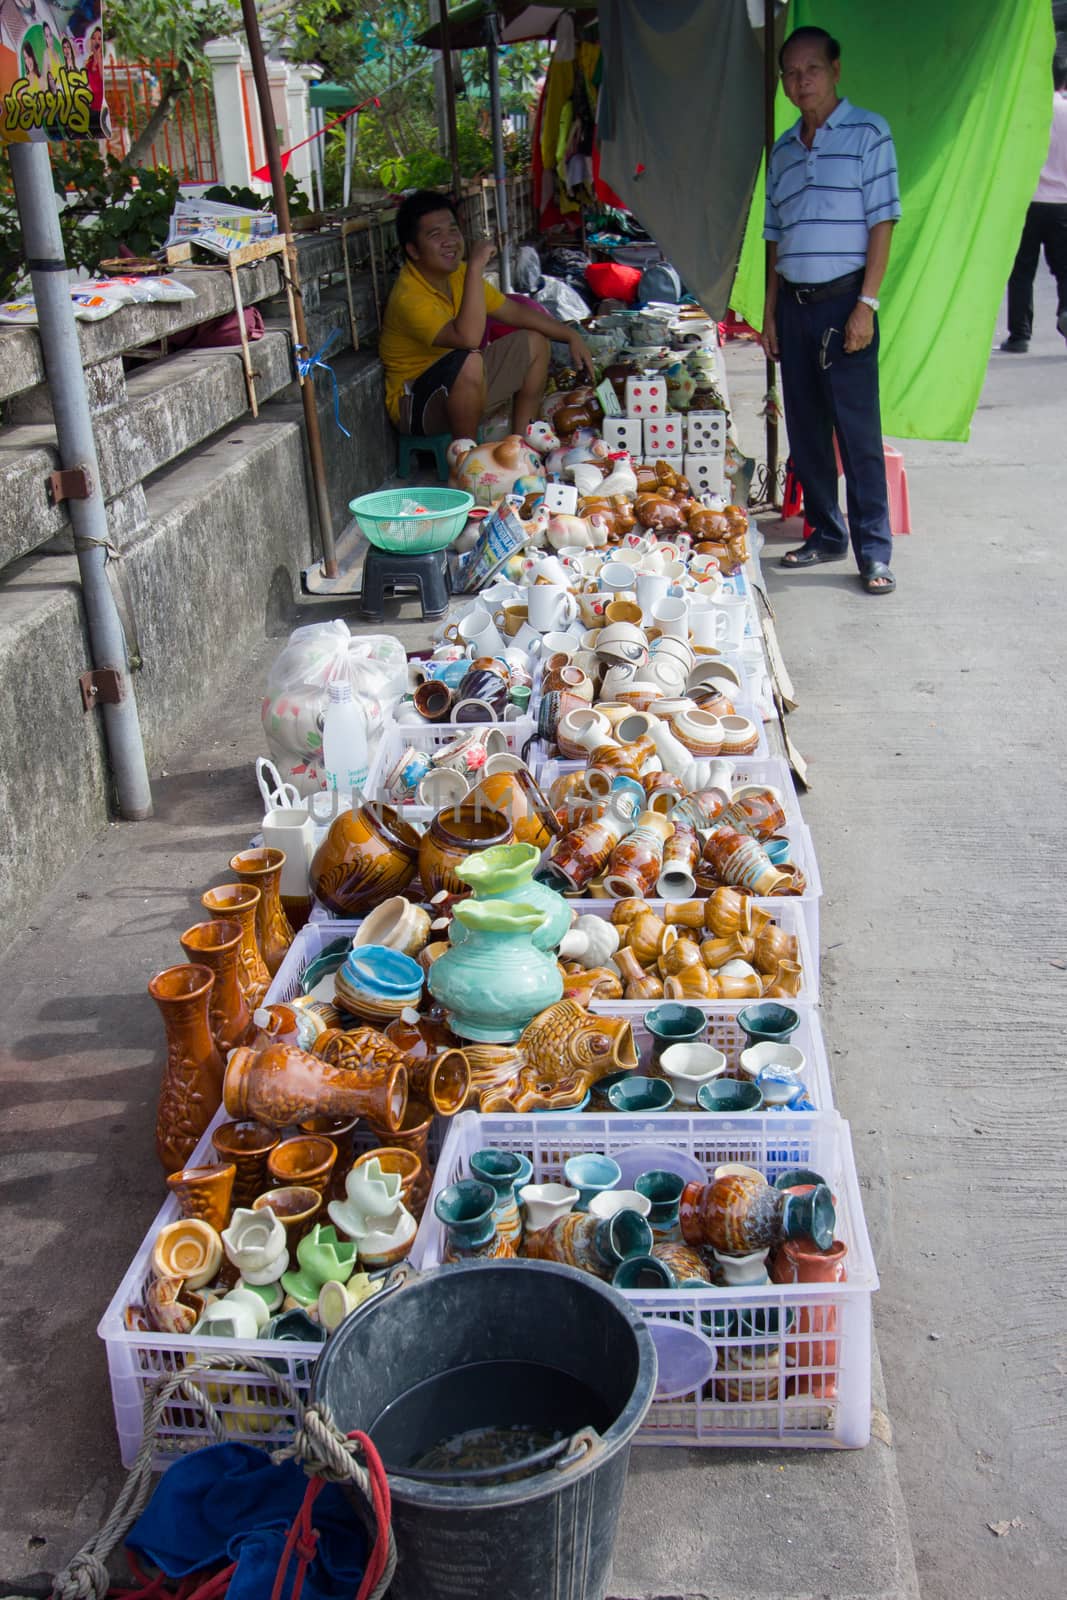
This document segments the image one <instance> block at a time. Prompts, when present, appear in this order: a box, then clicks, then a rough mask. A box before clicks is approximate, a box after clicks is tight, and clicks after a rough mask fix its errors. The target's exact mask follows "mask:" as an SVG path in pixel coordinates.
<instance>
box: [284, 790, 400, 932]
mask: <svg viewBox="0 0 1067 1600" xmlns="http://www.w3.org/2000/svg"><path fill="white" fill-rule="evenodd" d="M418 859H419V836H418V834H417V833H416V832H415V830H414V828H412V827H411V826H410V824H409V823H407V822H404V821H403V819H402V818H401V817H400V816H398V814H397V812H396V811H394V810H393V808H392V807H391V806H380V805H377V804H375V805H366V806H359V807H358V808H357V809H356V810H354V811H342V812H341V814H340V816H337V817H335V818H334V820H333V822H332V823H331V824H330V831H329V832H328V833H327V835H326V837H325V839H324V840H323V841H322V843H321V844H320V845H319V848H318V849H317V850H316V852H315V856H314V859H313V860H312V863H311V887H312V890H313V892H314V894H315V895H316V897H317V898H318V899H319V900H321V901H322V903H323V905H325V906H326V907H327V908H328V909H329V910H330V911H332V912H333V913H334V914H335V915H336V916H338V917H361V916H363V915H364V913H365V912H367V911H369V910H370V909H371V907H372V906H376V905H377V904H378V903H379V902H380V901H382V900H388V899H389V897H390V896H391V895H395V894H400V893H402V891H403V890H404V889H406V888H407V886H408V884H409V883H410V882H411V880H412V878H413V877H414V876H415V868H416V865H417V863H418Z"/></svg>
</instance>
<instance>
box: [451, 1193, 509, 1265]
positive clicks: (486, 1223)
mask: <svg viewBox="0 0 1067 1600" xmlns="http://www.w3.org/2000/svg"><path fill="white" fill-rule="evenodd" d="M495 1204H496V1191H495V1190H494V1189H492V1188H490V1186H489V1184H487V1183H477V1182H476V1181H475V1180H473V1179H471V1178H461V1179H460V1180H459V1182H458V1183H451V1184H449V1186H448V1188H447V1189H442V1190H441V1193H440V1194H439V1195H438V1196H437V1199H436V1200H435V1201H434V1211H435V1213H436V1215H437V1218H438V1220H439V1221H440V1222H442V1223H443V1224H444V1227H445V1234H446V1239H447V1242H446V1245H445V1260H446V1262H456V1261H466V1260H468V1259H470V1258H478V1257H482V1256H485V1257H499V1256H505V1257H506V1256H512V1255H514V1254H515V1250H514V1246H513V1245H512V1244H510V1243H509V1242H506V1241H504V1240H501V1239H498V1237H497V1231H496V1222H495V1220H494V1207H495Z"/></svg>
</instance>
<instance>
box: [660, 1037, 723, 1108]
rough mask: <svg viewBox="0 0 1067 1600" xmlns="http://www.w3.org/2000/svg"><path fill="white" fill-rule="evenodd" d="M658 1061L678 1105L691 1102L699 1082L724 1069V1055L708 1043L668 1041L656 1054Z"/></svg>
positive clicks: (720, 1074) (697, 1089) (707, 1080)
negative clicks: (659, 1053)
mask: <svg viewBox="0 0 1067 1600" xmlns="http://www.w3.org/2000/svg"><path fill="white" fill-rule="evenodd" d="M659 1064H660V1068H661V1070H662V1072H663V1076H664V1077H665V1078H666V1080H667V1082H668V1083H669V1084H670V1086H671V1088H672V1089H673V1090H674V1096H675V1099H676V1100H677V1101H678V1104H679V1105H682V1106H695V1105H696V1103H697V1095H698V1093H699V1091H700V1090H701V1089H702V1088H703V1086H704V1085H705V1084H707V1083H710V1082H711V1081H712V1079H713V1078H721V1077H722V1075H723V1073H724V1072H725V1071H726V1057H725V1056H724V1055H723V1053H722V1051H721V1050H716V1049H715V1047H714V1045H710V1044H700V1043H694V1044H672V1045H670V1046H669V1047H668V1048H667V1049H666V1050H664V1052H663V1054H662V1055H661V1056H660V1061H659Z"/></svg>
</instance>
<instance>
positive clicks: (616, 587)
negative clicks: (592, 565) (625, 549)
mask: <svg viewBox="0 0 1067 1600" xmlns="http://www.w3.org/2000/svg"><path fill="white" fill-rule="evenodd" d="M597 581H598V582H599V584H600V587H601V588H602V589H603V590H605V591H609V590H610V591H611V592H612V593H614V594H623V593H624V592H625V591H626V590H627V589H631V588H633V582H634V569H633V567H631V566H630V565H629V563H628V562H626V561H605V562H604V565H603V566H602V567H601V569H600V575H599V578H598V580H597Z"/></svg>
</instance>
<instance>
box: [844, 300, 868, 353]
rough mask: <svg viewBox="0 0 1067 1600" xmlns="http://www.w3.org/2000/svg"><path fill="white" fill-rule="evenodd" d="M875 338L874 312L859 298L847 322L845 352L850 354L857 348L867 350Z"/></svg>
mask: <svg viewBox="0 0 1067 1600" xmlns="http://www.w3.org/2000/svg"><path fill="white" fill-rule="evenodd" d="M873 338H874V312H873V311H872V310H871V308H870V306H866V305H864V304H863V301H862V300H857V301H856V304H855V305H854V306H853V308H852V314H851V315H850V317H849V319H848V321H847V322H846V323H845V341H844V344H845V354H846V355H847V356H850V355H853V354H854V353H855V352H856V351H857V350H866V348H867V346H868V345H869V344H870V342H871V340H872V339H873Z"/></svg>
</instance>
